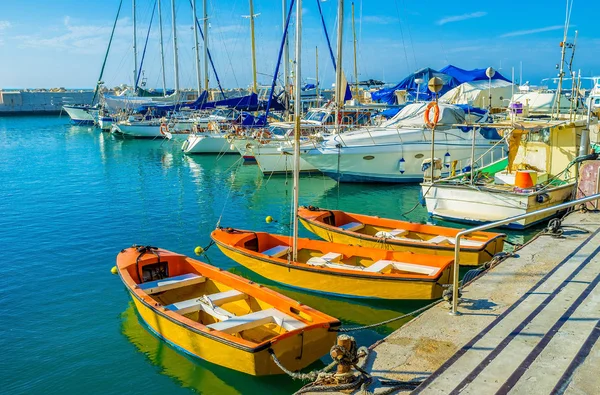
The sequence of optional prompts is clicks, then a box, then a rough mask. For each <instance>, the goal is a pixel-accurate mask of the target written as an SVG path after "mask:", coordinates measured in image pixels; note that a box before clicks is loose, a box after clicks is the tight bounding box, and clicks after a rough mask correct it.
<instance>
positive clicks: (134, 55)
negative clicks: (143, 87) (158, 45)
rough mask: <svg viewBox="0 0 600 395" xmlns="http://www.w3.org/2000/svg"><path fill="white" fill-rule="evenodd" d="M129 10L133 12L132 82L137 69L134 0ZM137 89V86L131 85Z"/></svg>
mask: <svg viewBox="0 0 600 395" xmlns="http://www.w3.org/2000/svg"><path fill="white" fill-rule="evenodd" d="M131 12H132V13H133V84H134V85H135V82H136V81H137V76H138V69H137V21H136V18H135V14H136V12H135V0H133V3H132V5H131ZM133 88H134V89H136V90H137V86H134V87H133Z"/></svg>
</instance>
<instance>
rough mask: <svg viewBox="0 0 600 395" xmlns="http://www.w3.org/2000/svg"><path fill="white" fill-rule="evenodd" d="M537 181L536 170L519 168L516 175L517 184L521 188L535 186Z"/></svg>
mask: <svg viewBox="0 0 600 395" xmlns="http://www.w3.org/2000/svg"><path fill="white" fill-rule="evenodd" d="M536 182H537V172H536V171H535V170H517V174H516V175H515V186H516V187H517V188H521V189H527V188H533V186H534V185H535V184H536Z"/></svg>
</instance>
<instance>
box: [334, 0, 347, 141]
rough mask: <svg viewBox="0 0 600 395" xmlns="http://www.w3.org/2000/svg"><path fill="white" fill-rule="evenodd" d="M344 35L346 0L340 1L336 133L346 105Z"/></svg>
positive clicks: (336, 74) (336, 70)
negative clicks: (341, 108)
mask: <svg viewBox="0 0 600 395" xmlns="http://www.w3.org/2000/svg"><path fill="white" fill-rule="evenodd" d="M343 33H344V0H339V1H338V29H337V62H336V65H337V67H336V68H335V101H336V106H335V131H336V133H339V132H340V107H342V105H343V104H344V96H345V93H346V92H345V91H344V92H342V41H343Z"/></svg>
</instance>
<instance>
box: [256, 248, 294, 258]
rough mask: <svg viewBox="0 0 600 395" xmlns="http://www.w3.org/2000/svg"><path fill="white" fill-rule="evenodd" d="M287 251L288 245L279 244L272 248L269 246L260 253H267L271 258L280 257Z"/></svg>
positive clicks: (288, 249)
mask: <svg viewBox="0 0 600 395" xmlns="http://www.w3.org/2000/svg"><path fill="white" fill-rule="evenodd" d="M289 251H290V247H289V246H282V245H280V246H276V247H273V248H269V249H268V250H266V251H263V252H261V254H265V255H268V256H270V257H271V258H281V257H282V256H284V255H287V253H288V252H289Z"/></svg>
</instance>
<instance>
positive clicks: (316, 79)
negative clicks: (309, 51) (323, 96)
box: [315, 47, 321, 107]
mask: <svg viewBox="0 0 600 395" xmlns="http://www.w3.org/2000/svg"><path fill="white" fill-rule="evenodd" d="M315 68H316V73H317V74H316V76H315V93H316V95H317V107H319V104H320V101H321V100H320V98H319V47H315Z"/></svg>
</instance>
